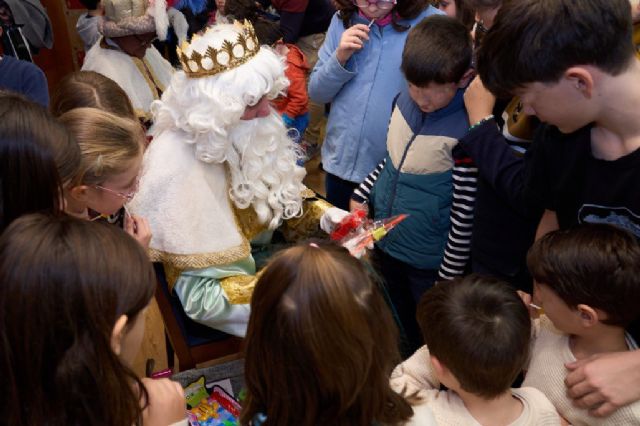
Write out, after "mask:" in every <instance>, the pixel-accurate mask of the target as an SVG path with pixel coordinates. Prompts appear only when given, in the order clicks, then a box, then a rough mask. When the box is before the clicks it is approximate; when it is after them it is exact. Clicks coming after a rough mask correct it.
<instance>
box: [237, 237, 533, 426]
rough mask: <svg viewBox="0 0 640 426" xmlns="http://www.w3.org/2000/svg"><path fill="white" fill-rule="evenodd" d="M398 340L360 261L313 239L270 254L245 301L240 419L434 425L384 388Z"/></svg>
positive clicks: (301, 425)
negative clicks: (248, 303) (244, 393)
mask: <svg viewBox="0 0 640 426" xmlns="http://www.w3.org/2000/svg"><path fill="white" fill-rule="evenodd" d="M523 309H524V308H523ZM526 319H527V320H528V318H526ZM397 338H398V332H397V328H396V327H395V324H394V322H393V318H392V316H391V312H390V311H389V309H388V307H387V306H386V304H385V301H384V299H383V298H382V295H381V294H380V292H379V290H378V288H377V287H376V285H375V283H374V282H373V281H372V280H371V278H370V276H369V274H368V273H367V270H366V267H365V265H364V264H362V263H361V262H360V261H358V260H357V259H355V258H354V257H352V256H351V255H350V254H349V252H348V251H347V250H346V249H344V248H342V247H338V246H334V245H329V244H321V243H314V242H312V243H304V244H301V245H298V246H296V247H292V248H289V249H287V250H285V251H283V252H281V253H279V254H278V255H276V256H275V257H274V258H273V259H272V260H271V261H270V262H269V264H268V265H267V266H266V267H265V269H264V270H263V273H262V275H261V276H260V278H259V280H258V283H257V284H256V287H255V290H254V293H253V297H252V299H251V317H250V319H249V328H248V329H247V335H246V344H245V348H246V349H245V384H246V388H247V398H246V400H245V402H244V404H243V411H242V418H241V423H242V424H243V425H246V424H251V425H254V426H258V425H265V426H271V425H296V426H315V425H335V426H352V425H358V426H371V425H374V424H384V425H389V426H392V425H403V424H405V421H407V420H409V419H411V420H412V421H414V422H415V423H416V424H420V425H422V426H431V425H435V422H434V421H433V417H432V415H431V412H430V409H429V408H428V407H425V406H420V407H412V406H411V405H410V404H409V402H408V401H407V400H406V399H405V398H403V397H402V396H401V395H399V394H398V393H396V392H395V391H394V390H393V389H391V386H390V384H389V374H390V373H391V369H392V368H393V366H394V365H395V363H396V362H397V361H398V360H399V358H400V354H399V353H398V345H397Z"/></svg>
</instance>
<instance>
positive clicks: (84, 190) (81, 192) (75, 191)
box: [67, 185, 89, 203]
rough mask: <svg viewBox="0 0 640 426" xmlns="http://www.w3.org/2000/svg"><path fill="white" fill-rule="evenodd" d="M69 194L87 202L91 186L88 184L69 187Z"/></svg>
mask: <svg viewBox="0 0 640 426" xmlns="http://www.w3.org/2000/svg"><path fill="white" fill-rule="evenodd" d="M67 194H69V196H70V197H71V198H73V199H74V200H77V201H82V202H83V203H86V202H87V197H88V196H89V187H88V186H87V185H78V186H73V187H71V188H69V190H68V191H67Z"/></svg>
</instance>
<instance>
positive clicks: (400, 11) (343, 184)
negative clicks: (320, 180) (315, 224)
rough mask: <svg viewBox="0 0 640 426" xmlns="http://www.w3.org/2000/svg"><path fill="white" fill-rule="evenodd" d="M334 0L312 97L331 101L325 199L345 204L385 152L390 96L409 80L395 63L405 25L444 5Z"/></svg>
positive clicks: (324, 152)
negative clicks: (335, 10)
mask: <svg viewBox="0 0 640 426" xmlns="http://www.w3.org/2000/svg"><path fill="white" fill-rule="evenodd" d="M335 3H336V4H337V5H338V7H337V8H338V13H336V14H335V15H334V16H333V18H332V21H331V25H330V26H329V30H328V31H327V38H326V40H325V42H324V44H323V45H322V48H321V49H320V52H319V59H318V63H317V64H316V66H315V67H314V68H313V71H312V72H311V79H310V81H309V96H310V98H311V100H314V101H316V102H318V103H331V112H330V113H329V121H328V123H327V135H326V138H325V141H324V142H323V145H322V164H323V167H324V170H325V171H326V172H327V174H326V181H325V183H326V190H327V200H328V201H329V202H330V203H331V204H333V205H334V206H336V207H339V208H341V209H344V210H348V209H349V199H350V197H351V193H352V192H353V190H354V189H355V188H356V186H358V185H359V184H360V182H362V181H363V180H364V178H365V177H366V176H367V174H369V173H370V172H371V171H372V170H373V169H375V167H376V166H377V165H378V163H380V161H382V159H383V158H384V155H385V151H386V150H385V141H386V135H387V126H388V124H389V118H390V117H391V110H392V104H393V99H394V97H395V96H396V95H397V94H398V93H400V91H402V90H403V89H406V84H407V83H406V82H405V80H404V79H403V78H402V72H401V71H400V63H401V56H402V48H403V47H404V43H405V40H406V38H407V34H408V30H409V29H410V28H411V27H412V26H414V25H416V24H418V23H419V22H420V21H421V20H422V19H424V18H425V17H427V16H430V15H433V14H434V13H441V12H440V11H438V10H437V9H436V8H434V7H433V6H429V5H428V4H427V2H426V1H423V0H416V1H413V0H411V1H408V0H398V2H397V3H396V2H395V1H393V0H380V1H377V2H369V1H368V0H358V1H356V2H352V1H351V0H336V2H335Z"/></svg>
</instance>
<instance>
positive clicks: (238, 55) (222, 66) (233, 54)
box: [177, 19, 260, 78]
mask: <svg viewBox="0 0 640 426" xmlns="http://www.w3.org/2000/svg"><path fill="white" fill-rule="evenodd" d="M233 25H234V26H235V27H236V28H237V29H238V30H240V32H239V34H238V37H237V40H236V42H235V43H232V42H231V41H229V40H224V41H223V42H222V46H221V47H220V48H219V49H216V48H214V47H212V46H209V47H207V50H206V51H205V53H204V54H202V53H199V52H196V51H193V52H192V53H191V56H190V57H187V55H186V53H185V52H186V51H187V49H188V48H189V46H190V44H189V43H187V42H186V41H185V42H183V43H182V46H180V47H178V48H177V52H178V58H180V63H181V64H182V69H183V70H184V72H185V73H186V74H187V76H188V77H192V78H199V77H208V76H212V75H216V74H219V73H221V72H225V71H228V70H231V69H234V68H236V67H239V66H240V65H242V64H244V63H245V62H247V61H248V60H249V59H251V58H253V57H254V56H256V55H257V54H258V52H259V51H260V43H259V42H258V38H257V37H256V33H255V30H254V29H253V25H251V23H250V22H249V21H247V20H246V19H245V21H244V24H241V23H240V22H238V21H235V22H234V24H233ZM214 29H215V26H213V27H209V28H208V29H207V31H206V32H205V33H204V35H202V36H199V35H197V34H196V35H194V36H193V38H192V39H191V45H193V42H194V41H195V40H197V39H199V38H204V37H206V36H207V34H208V33H209V32H210V31H214Z"/></svg>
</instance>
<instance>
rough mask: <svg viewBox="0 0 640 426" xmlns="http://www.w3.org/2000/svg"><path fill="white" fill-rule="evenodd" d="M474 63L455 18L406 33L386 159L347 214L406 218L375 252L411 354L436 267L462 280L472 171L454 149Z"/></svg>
mask: <svg viewBox="0 0 640 426" xmlns="http://www.w3.org/2000/svg"><path fill="white" fill-rule="evenodd" d="M471 56H472V44H471V36H470V35H469V31H468V30H467V29H466V28H465V26H464V25H463V24H462V23H461V22H460V21H458V20H457V19H455V18H451V17H448V16H440V15H438V16H431V17H428V18H426V19H424V20H423V21H422V22H420V23H419V24H418V25H416V26H415V27H414V28H412V29H411V31H410V32H409V35H408V37H407V42H406V44H405V46H404V51H403V53H402V66H401V69H402V72H403V73H404V77H405V79H406V80H407V82H408V88H407V89H406V90H404V91H402V92H401V93H400V95H399V96H398V97H397V100H396V102H395V107H394V109H393V112H392V114H391V122H390V123H389V131H388V134H387V155H386V158H385V159H384V161H383V162H382V163H380V164H379V165H378V167H377V168H376V169H375V170H374V171H373V172H372V173H371V174H370V175H369V177H368V178H367V179H365V180H364V181H363V183H362V184H361V185H360V187H359V188H357V189H356V190H355V191H354V193H353V195H352V196H351V198H352V206H351V207H352V209H354V208H357V207H363V206H364V205H365V203H366V206H368V207H370V210H371V211H370V213H371V214H372V216H373V217H374V218H375V219H380V218H385V217H390V216H392V215H396V214H400V213H407V214H409V216H408V217H407V219H405V220H404V221H403V222H402V223H400V224H399V225H398V226H397V227H396V228H395V229H394V231H393V233H392V234H390V235H389V236H387V237H386V238H385V239H384V240H382V241H380V242H379V243H378V244H377V250H376V260H377V261H376V263H377V264H378V266H379V268H380V272H381V273H382V276H383V277H384V279H385V281H386V284H387V288H388V290H389V293H390V296H391V301H392V302H393V304H394V307H395V308H396V311H397V312H398V315H399V317H400V320H401V322H402V325H403V327H404V331H405V333H406V334H407V337H408V340H409V348H408V349H409V350H408V353H411V352H413V351H414V350H415V349H416V348H417V347H418V346H419V342H420V332H419V330H418V325H417V324H416V322H415V309H416V303H417V302H418V301H419V300H420V297H421V296H422V293H424V291H425V290H427V289H428V288H429V287H430V286H431V285H433V283H434V282H435V280H436V279H437V273H438V268H439V267H440V266H441V264H442V268H443V269H444V271H445V273H447V271H453V270H455V271H458V274H462V272H463V271H464V266H465V265H466V260H467V259H468V257H469V245H468V240H469V235H470V234H471V218H472V217H473V197H474V195H475V194H474V193H475V169H474V168H473V165H472V164H471V163H470V162H469V161H467V159H466V158H465V155H464V153H463V152H461V151H460V150H459V147H457V145H458V138H460V137H461V136H462V135H464V133H465V132H466V131H467V129H468V127H469V122H468V119H467V114H466V112H465V109H464V103H463V91H464V87H466V85H467V84H468V83H469V80H470V79H471V76H472V74H473V71H472V70H471ZM425 58H429V60H425ZM454 186H455V187H456V188H457V191H456V192H455V194H456V195H457V196H454ZM450 218H451V219H450ZM450 231H451V232H450ZM448 235H449V237H448ZM447 239H448V240H449V241H448V244H447ZM464 241H467V244H465V243H464ZM445 247H446V249H447V251H448V253H449V256H448V257H446V255H444V253H445ZM443 255H444V256H445V260H444V261H443ZM452 255H453V256H452ZM451 259H453V261H451ZM449 273H450V272H449Z"/></svg>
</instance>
